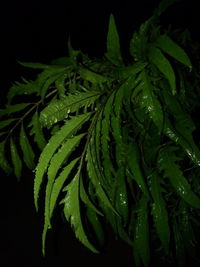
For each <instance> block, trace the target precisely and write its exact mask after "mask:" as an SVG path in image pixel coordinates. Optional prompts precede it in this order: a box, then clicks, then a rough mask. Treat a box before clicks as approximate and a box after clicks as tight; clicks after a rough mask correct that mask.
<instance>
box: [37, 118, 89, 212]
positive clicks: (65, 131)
mask: <svg viewBox="0 0 200 267" xmlns="http://www.w3.org/2000/svg"><path fill="white" fill-rule="evenodd" d="M90 116H91V113H87V114H83V115H79V116H76V117H73V118H71V119H70V120H68V121H67V122H66V124H65V125H64V126H62V128H61V129H60V130H58V131H57V132H56V133H55V134H54V135H53V136H52V137H51V139H50V140H49V142H48V144H47V145H46V146H45V148H44V150H43V151H42V153H41V155H40V158H39V162H38V165H37V167H36V175H35V181H34V200H35V206H36V209H38V194H39V190H40V186H41V183H42V180H43V176H44V174H45V172H46V170H47V168H48V165H49V162H50V160H51V158H52V156H53V154H54V153H55V152H56V150H57V149H58V148H59V147H60V145H61V144H62V142H63V141H64V140H65V139H66V138H67V137H70V136H72V135H73V134H75V133H76V131H77V130H78V129H80V128H81V127H82V125H83V123H84V122H86V121H87V120H88V119H89V118H90Z"/></svg>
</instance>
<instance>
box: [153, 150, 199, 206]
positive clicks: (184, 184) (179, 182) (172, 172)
mask: <svg viewBox="0 0 200 267" xmlns="http://www.w3.org/2000/svg"><path fill="white" fill-rule="evenodd" d="M177 160H178V158H177V157H176V156H175V153H174V148H173V147H165V148H163V149H162V150H161V151H160V157H159V161H158V163H159V167H160V169H161V170H162V171H164V176H165V177H167V178H169V180H170V182H171V184H172V186H173V187H174V189H175V191H176V192H177V194H178V195H179V196H180V197H181V198H182V199H183V200H185V201H186V202H187V203H188V204H190V205H191V206H192V207H194V208H198V209H199V208H200V199H199V197H198V196H197V195H196V194H195V193H194V192H193V191H192V189H191V186H190V184H189V183H188V181H187V179H186V178H185V177H184V176H183V172H182V171H181V170H180V166H179V165H178V164H177V163H176V162H177Z"/></svg>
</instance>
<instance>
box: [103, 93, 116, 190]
mask: <svg viewBox="0 0 200 267" xmlns="http://www.w3.org/2000/svg"><path fill="white" fill-rule="evenodd" d="M114 95H115V92H112V93H111V94H110V95H109V96H108V98H107V101H106V103H105V105H104V110H103V112H102V121H101V133H100V134H101V147H102V151H103V158H102V167H103V172H104V175H105V179H106V181H107V183H108V184H110V185H112V183H113V174H114V172H115V171H114V166H113V164H112V160H111V155H110V144H109V142H110V131H111V122H110V118H111V114H112V111H113V109H112V105H113V101H114Z"/></svg>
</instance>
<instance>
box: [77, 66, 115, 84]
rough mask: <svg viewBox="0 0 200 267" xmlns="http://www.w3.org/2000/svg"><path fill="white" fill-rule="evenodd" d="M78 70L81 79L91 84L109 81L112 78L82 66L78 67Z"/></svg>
mask: <svg viewBox="0 0 200 267" xmlns="http://www.w3.org/2000/svg"><path fill="white" fill-rule="evenodd" d="M78 72H79V74H80V76H81V78H82V79H84V80H86V81H89V82H91V83H93V84H101V83H105V82H111V81H112V80H113V79H111V78H110V77H106V76H105V75H102V74H99V73H96V72H94V71H91V70H89V69H86V68H83V67H79V69H78Z"/></svg>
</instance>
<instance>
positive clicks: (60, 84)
mask: <svg viewBox="0 0 200 267" xmlns="http://www.w3.org/2000/svg"><path fill="white" fill-rule="evenodd" d="M66 78H67V74H63V75H62V76H60V77H59V78H58V79H57V80H56V81H55V87H56V88H57V89H58V93H59V97H60V98H63V97H64V96H65V93H66V88H65V80H66Z"/></svg>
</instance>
